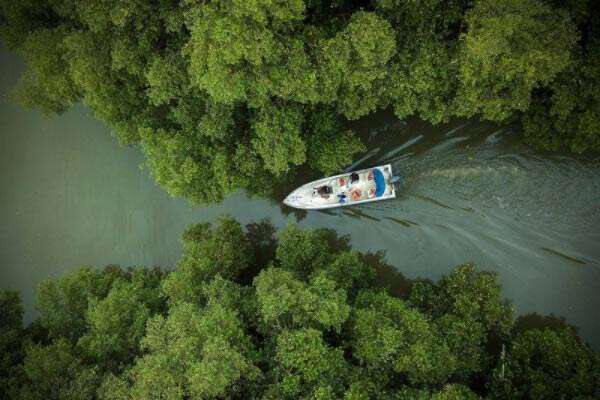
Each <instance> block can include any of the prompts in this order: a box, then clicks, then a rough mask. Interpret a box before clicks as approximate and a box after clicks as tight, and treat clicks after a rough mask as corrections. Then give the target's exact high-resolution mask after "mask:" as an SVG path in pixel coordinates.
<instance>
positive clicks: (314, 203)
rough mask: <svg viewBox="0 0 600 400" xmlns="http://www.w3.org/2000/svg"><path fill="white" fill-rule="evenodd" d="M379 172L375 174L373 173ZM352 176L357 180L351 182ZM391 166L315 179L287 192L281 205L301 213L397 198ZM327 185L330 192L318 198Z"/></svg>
mask: <svg viewBox="0 0 600 400" xmlns="http://www.w3.org/2000/svg"><path fill="white" fill-rule="evenodd" d="M375 170H378V171H375ZM351 174H356V175H358V177H359V179H358V180H357V181H355V182H350V181H351V178H350V176H351ZM393 178H394V176H393V173H392V166H391V164H387V165H382V166H377V167H372V168H367V169H362V170H358V171H353V172H346V173H344V174H340V175H335V176H330V177H327V178H322V179H318V180H315V181H312V182H309V183H307V184H305V185H302V186H300V187H299V188H297V189H296V190H294V191H293V192H292V193H290V194H289V195H288V196H287V197H286V198H285V200H284V201H283V202H284V204H286V205H287V206H290V207H294V208H298V209H303V210H324V209H330V208H338V207H347V206H353V205H358V204H365V203H372V202H375V201H383V200H389V199H393V198H396V188H395V187H394V184H393V183H392V180H393ZM323 186H329V187H330V188H331V193H328V194H326V195H321V194H319V193H318V188H319V187H323Z"/></svg>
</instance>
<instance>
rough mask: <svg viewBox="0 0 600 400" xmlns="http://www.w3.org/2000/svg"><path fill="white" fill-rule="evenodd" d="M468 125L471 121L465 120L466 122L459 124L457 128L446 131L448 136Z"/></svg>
mask: <svg viewBox="0 0 600 400" xmlns="http://www.w3.org/2000/svg"><path fill="white" fill-rule="evenodd" d="M467 125H469V123H468V122H465V123H464V124H462V125H459V126H457V127H456V128H454V129H452V130H450V131H448V132H446V136H450V135H452V134H453V133H454V132H456V131H458V130H459V129H462V128H464V127H465V126H467Z"/></svg>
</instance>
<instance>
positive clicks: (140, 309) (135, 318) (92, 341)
mask: <svg viewBox="0 0 600 400" xmlns="http://www.w3.org/2000/svg"><path fill="white" fill-rule="evenodd" d="M161 278H162V273H160V271H158V270H155V271H148V270H144V269H139V270H135V271H134V272H133V273H132V277H131V280H130V281H127V280H121V279H120V280H117V281H116V282H115V283H114V284H113V286H112V287H111V289H110V291H109V292H108V294H107V295H106V297H105V298H103V299H92V301H91V302H90V304H89V305H88V310H87V313H86V322H87V325H88V332H87V333H86V334H85V335H84V336H83V337H81V339H79V345H80V346H81V347H82V348H83V349H85V351H86V353H87V354H88V355H89V356H91V357H93V358H94V359H95V360H97V362H98V363H99V364H101V365H106V364H109V365H118V364H119V363H128V362H130V361H131V360H132V359H133V357H135V356H136V355H137V354H138V353H139V343H140V340H141V339H142V337H143V336H144V333H145V329H146V321H147V320H148V318H149V317H150V316H151V315H152V314H154V313H158V312H160V311H162V308H163V307H162V303H163V302H162V299H161V298H160V286H159V285H160V283H161Z"/></svg>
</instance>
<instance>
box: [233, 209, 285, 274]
mask: <svg viewBox="0 0 600 400" xmlns="http://www.w3.org/2000/svg"><path fill="white" fill-rule="evenodd" d="M276 231H277V229H276V228H275V226H274V225H273V223H272V222H271V221H270V220H269V219H268V218H265V219H262V220H260V221H258V222H252V223H250V224H248V225H246V238H247V239H248V241H249V242H250V247H251V248H252V251H253V256H252V262H251V264H250V266H249V267H248V268H247V269H246V270H244V271H243V273H242V275H241V276H240V283H242V284H244V285H252V280H253V279H254V277H255V276H256V275H258V274H259V272H260V271H261V270H262V269H263V268H265V266H267V265H269V263H270V262H271V260H273V259H275V251H276V249H277V239H276V238H275V232H276Z"/></svg>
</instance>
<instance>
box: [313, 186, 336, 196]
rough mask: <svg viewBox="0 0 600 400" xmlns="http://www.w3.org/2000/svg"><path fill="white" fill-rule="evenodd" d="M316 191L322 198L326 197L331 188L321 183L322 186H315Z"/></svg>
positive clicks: (331, 191)
mask: <svg viewBox="0 0 600 400" xmlns="http://www.w3.org/2000/svg"><path fill="white" fill-rule="evenodd" d="M317 193H318V194H319V196H321V197H322V198H324V199H328V198H329V195H330V194H331V193H333V189H331V186H329V185H323V186H319V187H318V188H317Z"/></svg>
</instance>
